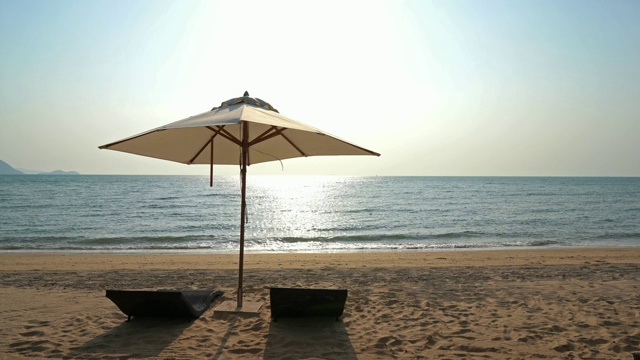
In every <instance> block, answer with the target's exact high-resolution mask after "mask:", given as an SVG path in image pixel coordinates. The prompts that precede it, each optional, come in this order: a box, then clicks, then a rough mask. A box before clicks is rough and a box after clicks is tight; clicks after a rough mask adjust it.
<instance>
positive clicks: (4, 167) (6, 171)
mask: <svg viewBox="0 0 640 360" xmlns="http://www.w3.org/2000/svg"><path fill="white" fill-rule="evenodd" d="M20 174H22V171H20V170H16V169H14V168H13V167H12V166H11V165H9V164H7V163H6V162H4V161H2V160H0V175H20Z"/></svg>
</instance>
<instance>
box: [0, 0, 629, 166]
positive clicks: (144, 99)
mask: <svg viewBox="0 0 640 360" xmlns="http://www.w3.org/2000/svg"><path fill="white" fill-rule="evenodd" d="M638 19H640V1H637V0H630V1H617V0H610V1H601V0H597V1H589V0H587V1H584V0H580V1H563V0H518V1H513V0H505V1H497V0H477V1H472V0H469V1H452V0H446V1H444V0H443V1H428V0H417V1H400V0H388V1H371V0H366V1H348V0H345V1H328V0H323V1H235V0H234V1H187V0H181V1H162V0H137V1H124V0H122V1H119V0H114V1H93V0H74V1H65V0H55V1H54V0H50V1H45V0H40V1H30V0H8V1H7V0H0V51H1V53H0V160H4V161H6V162H8V163H9V164H11V165H12V166H14V167H17V168H23V169H34V170H43V171H52V170H56V169H61V170H76V171H79V172H81V173H85V174H202V175H207V174H208V167H206V166H196V165H194V166H186V165H182V164H174V163H171V162H166V161H162V160H156V159H149V158H144V157H140V156H135V155H131V154H124V153H119V152H115V151H108V150H99V149H98V146H99V145H102V144H105V143H108V142H112V141H115V140H118V139H121V138H124V137H127V136H130V135H133V134H136V133H139V132H142V131H145V130H148V129H150V128H154V127H157V126H160V125H163V124H165V123H168V122H172V121H175V120H179V119H182V118H185V117H188V116H190V115H194V114H198V113H201V112H203V111H207V110H209V109H211V107H213V106H217V105H219V104H220V102H222V101H224V100H227V99H229V98H233V97H238V96H241V95H242V93H243V92H244V91H245V90H248V91H249V92H250V94H251V95H252V96H256V97H259V98H262V99H264V100H266V101H268V102H270V103H271V104H272V105H273V106H274V107H275V108H277V109H278V110H279V111H280V112H281V113H282V114H284V115H286V116H289V117H291V118H294V119H296V120H299V121H302V122H305V123H308V124H310V125H313V126H315V127H318V128H320V129H323V130H325V131H327V132H329V133H331V134H334V135H336V136H338V137H341V138H343V139H346V140H348V141H351V142H353V143H356V144H358V145H361V146H363V147H366V148H369V149H371V150H374V151H377V152H379V153H381V154H382V156H381V157H379V158H376V157H317V158H306V159H293V160H285V161H284V162H283V165H284V171H282V169H281V165H280V163H277V162H276V163H267V164H259V165H254V166H252V167H251V168H250V169H249V172H250V173H251V174H264V173H274V174H344V175H515V176H520V175H541V176H547V175H559V176H562V175H576V176H582V175H595V176H599V175H611V176H640V21H638ZM214 171H215V172H216V173H217V174H237V173H238V168H237V167H233V166H218V167H216V169H215V170H214Z"/></svg>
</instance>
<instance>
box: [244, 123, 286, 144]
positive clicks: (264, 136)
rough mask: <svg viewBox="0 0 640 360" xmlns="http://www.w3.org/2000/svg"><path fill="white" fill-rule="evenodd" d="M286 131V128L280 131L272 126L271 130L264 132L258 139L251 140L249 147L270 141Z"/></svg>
mask: <svg viewBox="0 0 640 360" xmlns="http://www.w3.org/2000/svg"><path fill="white" fill-rule="evenodd" d="M285 130H286V128H282V129H278V128H277V127H275V126H272V127H270V128H269V129H267V131H265V132H263V133H262V134H260V135H259V136H258V137H256V138H255V139H253V140H251V142H249V146H253V145H255V144H257V143H261V142H263V141H266V140H269V139H271V138H272V137H275V136H278V135H279V134H281V133H282V132H283V131H285Z"/></svg>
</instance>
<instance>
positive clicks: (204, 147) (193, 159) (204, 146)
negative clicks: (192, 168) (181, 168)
mask: <svg viewBox="0 0 640 360" xmlns="http://www.w3.org/2000/svg"><path fill="white" fill-rule="evenodd" d="M214 137H216V136H215V135H213V136H212V137H211V139H209V141H207V142H206V143H204V145H203V146H202V148H201V149H200V150H199V151H198V152H197V153H196V155H195V156H194V157H192V158H191V160H189V162H188V164H189V165H191V164H193V162H194V161H195V160H196V159H197V158H198V156H200V154H201V153H202V152H203V151H204V149H206V148H207V146H209V144H211V142H212V141H213V138H214Z"/></svg>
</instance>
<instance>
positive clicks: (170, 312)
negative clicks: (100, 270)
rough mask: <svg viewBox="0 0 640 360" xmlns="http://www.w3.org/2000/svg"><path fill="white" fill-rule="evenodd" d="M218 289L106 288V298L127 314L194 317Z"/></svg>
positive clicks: (216, 293)
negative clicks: (156, 289) (150, 289)
mask: <svg viewBox="0 0 640 360" xmlns="http://www.w3.org/2000/svg"><path fill="white" fill-rule="evenodd" d="M222 294H224V293H223V292H222V291H214V290H158V291H146V290H107V297H108V298H109V299H111V301H113V302H114V303H115V304H116V305H117V306H118V308H119V309H120V310H122V312H123V313H125V314H126V315H128V316H129V317H128V318H127V321H130V320H131V317H178V318H190V319H197V318H199V317H200V315H202V313H204V312H205V311H206V310H207V309H208V308H209V305H211V302H212V301H213V300H214V299H215V298H216V297H218V296H221V295H222Z"/></svg>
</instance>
